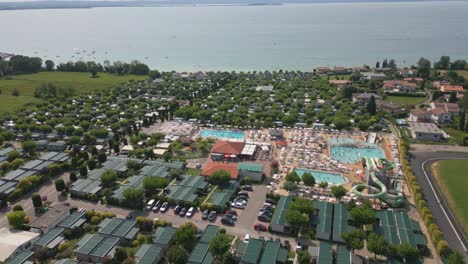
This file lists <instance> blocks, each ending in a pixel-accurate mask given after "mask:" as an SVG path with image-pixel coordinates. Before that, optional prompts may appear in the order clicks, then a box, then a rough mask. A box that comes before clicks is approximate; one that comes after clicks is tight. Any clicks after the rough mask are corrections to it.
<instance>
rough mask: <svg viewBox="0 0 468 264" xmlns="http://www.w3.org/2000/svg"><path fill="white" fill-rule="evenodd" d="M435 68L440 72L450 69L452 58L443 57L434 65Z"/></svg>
mask: <svg viewBox="0 0 468 264" xmlns="http://www.w3.org/2000/svg"><path fill="white" fill-rule="evenodd" d="M434 68H436V69H438V70H448V69H450V57H449V56H442V57H440V59H439V61H438V62H435V63H434Z"/></svg>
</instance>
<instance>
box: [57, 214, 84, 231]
mask: <svg viewBox="0 0 468 264" xmlns="http://www.w3.org/2000/svg"><path fill="white" fill-rule="evenodd" d="M85 213H86V212H85V211H84V210H82V211H75V212H73V213H71V214H69V215H67V216H66V217H65V218H64V219H63V220H62V221H60V222H59V223H58V224H57V227H62V228H65V229H73V228H75V227H83V225H84V224H85V223H86V218H85Z"/></svg>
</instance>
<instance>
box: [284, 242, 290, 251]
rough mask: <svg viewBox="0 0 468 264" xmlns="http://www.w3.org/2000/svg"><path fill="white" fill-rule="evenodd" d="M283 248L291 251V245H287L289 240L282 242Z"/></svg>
mask: <svg viewBox="0 0 468 264" xmlns="http://www.w3.org/2000/svg"><path fill="white" fill-rule="evenodd" d="M284 247H285V248H286V249H287V250H288V251H291V244H290V243H289V240H285V241H284Z"/></svg>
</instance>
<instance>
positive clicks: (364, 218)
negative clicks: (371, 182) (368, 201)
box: [350, 206, 376, 227]
mask: <svg viewBox="0 0 468 264" xmlns="http://www.w3.org/2000/svg"><path fill="white" fill-rule="evenodd" d="M350 214H351V218H352V219H353V222H354V225H355V226H357V227H362V226H363V225H368V224H372V223H374V222H375V219H376V216H375V212H374V210H372V208H371V207H369V206H358V207H354V208H353V209H351V211H350Z"/></svg>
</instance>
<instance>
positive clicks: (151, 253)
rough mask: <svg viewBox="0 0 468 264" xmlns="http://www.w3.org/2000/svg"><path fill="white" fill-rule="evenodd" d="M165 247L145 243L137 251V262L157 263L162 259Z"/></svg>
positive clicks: (139, 263)
mask: <svg viewBox="0 0 468 264" xmlns="http://www.w3.org/2000/svg"><path fill="white" fill-rule="evenodd" d="M163 254H164V249H163V248H162V247H159V246H157V245H148V244H144V245H142V246H141V247H140V249H138V251H137V252H136V253H135V261H136V263H137V264H157V263H159V261H160V260H161V259H162V257H163Z"/></svg>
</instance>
